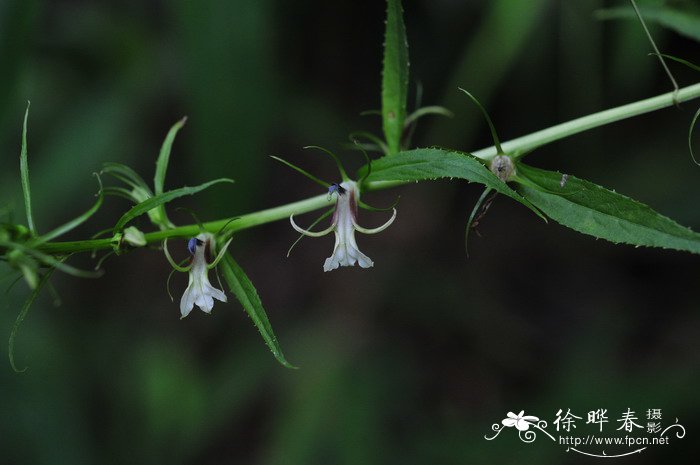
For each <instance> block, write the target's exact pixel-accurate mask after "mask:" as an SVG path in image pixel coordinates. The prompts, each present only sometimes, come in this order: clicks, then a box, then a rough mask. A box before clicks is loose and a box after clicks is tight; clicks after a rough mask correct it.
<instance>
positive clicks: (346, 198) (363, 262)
mask: <svg viewBox="0 0 700 465" xmlns="http://www.w3.org/2000/svg"><path fill="white" fill-rule="evenodd" d="M333 194H336V197H337V198H336V203H335V211H334V212H333V220H332V222H331V225H330V227H328V228H327V229H325V230H323V231H318V232H314V231H309V230H306V229H303V228H301V227H300V226H299V225H297V224H296V223H295V222H294V215H292V216H290V217H289V221H290V222H291V223H292V227H293V228H294V229H295V230H296V231H297V232H299V233H301V234H303V235H305V236H310V237H321V236H325V235H326V234H328V233H330V232H331V231H333V232H335V247H334V248H333V255H331V256H330V257H328V258H327V259H326V261H325V263H324V264H323V271H331V270H335V269H336V268H338V267H339V266H354V265H355V263H357V264H359V265H360V266H361V267H362V268H369V267H371V266H374V262H372V260H371V259H370V258H369V257H368V256H367V255H365V254H363V253H362V252H360V250H359V249H358V248H357V242H355V231H359V232H361V233H363V234H376V233H378V232H381V231H384V230H385V229H386V228H388V227H389V225H391V223H393V222H394V219H396V209H395V208H392V210H393V214H392V215H391V218H390V219H389V221H387V222H386V223H384V224H383V225H382V226H379V227H378V228H374V229H367V228H363V227H362V226H360V225H358V224H357V203H358V202H359V200H360V190H359V189H358V187H357V183H355V182H354V181H349V180H346V181H344V182H342V183H340V184H332V185H331V186H330V187H329V189H328V195H329V198H330V196H332V195H333Z"/></svg>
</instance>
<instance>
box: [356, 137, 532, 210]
mask: <svg viewBox="0 0 700 465" xmlns="http://www.w3.org/2000/svg"><path fill="white" fill-rule="evenodd" d="M364 169H365V168H363V170H364ZM439 178H459V179H466V180H467V181H470V182H478V183H480V184H483V185H484V186H486V187H490V188H492V189H495V190H497V191H498V192H500V193H501V194H504V195H507V196H508V197H510V198H512V199H514V200H517V201H518V202H520V203H522V204H523V205H525V206H526V207H527V208H529V209H530V210H532V211H533V212H535V213H536V214H537V215H538V216H539V217H541V218H543V219H544V216H542V213H540V212H539V211H538V210H537V208H535V207H534V206H533V205H532V204H531V203H530V202H529V201H528V200H526V199H525V198H523V197H522V196H521V195H520V194H518V193H517V192H515V191H514V190H513V189H511V188H510V187H509V186H508V185H507V184H506V183H504V182H503V181H501V180H500V179H498V178H497V177H496V175H495V174H493V173H492V172H491V171H489V169H488V168H486V166H484V164H483V163H482V162H481V160H479V159H478V158H475V157H473V156H472V155H470V154H468V153H463V152H457V151H453V150H445V149H439V148H424V149H414V150H407V151H403V152H400V153H399V154H397V155H395V156H393V157H382V158H379V159H377V160H374V161H373V162H372V173H371V174H370V175H369V176H368V177H367V181H368V182H377V181H426V180H433V179H439Z"/></svg>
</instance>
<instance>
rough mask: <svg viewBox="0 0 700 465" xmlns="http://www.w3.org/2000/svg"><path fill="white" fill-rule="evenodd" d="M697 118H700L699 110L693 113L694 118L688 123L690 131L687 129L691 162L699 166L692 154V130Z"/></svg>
mask: <svg viewBox="0 0 700 465" xmlns="http://www.w3.org/2000/svg"><path fill="white" fill-rule="evenodd" d="M698 117H700V108H698V110H697V111H696V112H695V116H693V120H692V121H691V122H690V129H688V149H689V150H690V157H691V158H692V159H693V162H694V163H695V164H696V165H698V166H700V163H698V161H697V160H696V159H695V154H694V153H693V129H695V123H697V122H698Z"/></svg>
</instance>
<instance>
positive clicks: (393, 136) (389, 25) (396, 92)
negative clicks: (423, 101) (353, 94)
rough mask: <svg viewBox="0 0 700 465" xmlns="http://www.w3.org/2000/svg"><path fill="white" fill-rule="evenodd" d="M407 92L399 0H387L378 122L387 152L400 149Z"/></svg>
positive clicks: (405, 50)
mask: <svg viewBox="0 0 700 465" xmlns="http://www.w3.org/2000/svg"><path fill="white" fill-rule="evenodd" d="M407 96H408V41H407V40H406V27H405V26H404V23H403V8H402V7H401V0H388V1H387V13H386V33H385V36H384V66H383V69H382V123H383V128H384V137H385V138H386V142H387V145H388V146H389V154H391V155H395V154H397V153H398V152H399V150H401V135H402V133H403V129H404V120H405V119H406V98H407Z"/></svg>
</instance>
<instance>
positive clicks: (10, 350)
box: [7, 268, 55, 373]
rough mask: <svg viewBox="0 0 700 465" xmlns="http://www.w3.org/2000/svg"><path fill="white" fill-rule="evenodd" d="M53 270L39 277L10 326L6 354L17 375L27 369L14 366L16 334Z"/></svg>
mask: <svg viewBox="0 0 700 465" xmlns="http://www.w3.org/2000/svg"><path fill="white" fill-rule="evenodd" d="M54 269H55V268H51V269H50V270H48V271H47V272H46V273H44V275H43V276H42V277H41V280H40V281H39V284H38V285H37V286H36V288H35V289H34V290H33V291H32V292H31V294H29V297H28V298H27V300H26V301H25V302H24V305H22V309H21V310H20V311H19V314H18V315H17V319H16V320H15V324H14V325H13V326H12V332H11V333H10V339H9V341H8V343H7V354H8V356H9V358H10V365H11V366H12V369H13V370H14V371H15V372H17V373H21V372H23V371H26V370H27V367H24V368H22V369H21V370H20V369H18V368H17V365H16V364H15V339H16V338H17V332H18V331H19V327H20V326H21V325H22V322H23V321H24V319H25V318H26V317H27V313H29V309H30V308H31V306H32V304H33V303H34V301H35V300H36V298H37V296H38V295H39V292H41V289H43V287H44V285H46V284H47V283H48V281H49V278H50V277H51V275H52V274H53V271H54Z"/></svg>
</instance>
